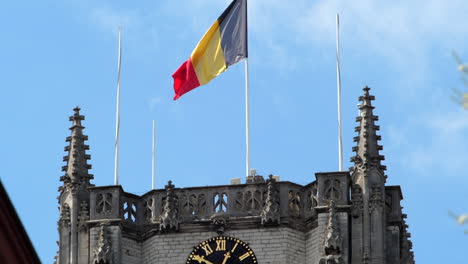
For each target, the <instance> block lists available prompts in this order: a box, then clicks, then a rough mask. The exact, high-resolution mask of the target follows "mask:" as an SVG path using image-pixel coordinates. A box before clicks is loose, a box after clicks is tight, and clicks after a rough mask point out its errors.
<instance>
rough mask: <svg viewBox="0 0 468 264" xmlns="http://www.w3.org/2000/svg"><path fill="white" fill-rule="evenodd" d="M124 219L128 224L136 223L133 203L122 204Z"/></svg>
mask: <svg viewBox="0 0 468 264" xmlns="http://www.w3.org/2000/svg"><path fill="white" fill-rule="evenodd" d="M122 213H123V216H124V219H125V220H127V221H130V222H135V221H136V205H135V203H133V202H131V201H128V202H125V203H124V204H123V210H122Z"/></svg>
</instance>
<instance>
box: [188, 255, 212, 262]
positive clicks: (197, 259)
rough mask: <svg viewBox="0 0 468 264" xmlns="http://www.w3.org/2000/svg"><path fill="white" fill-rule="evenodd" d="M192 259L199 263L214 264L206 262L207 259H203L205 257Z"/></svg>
mask: <svg viewBox="0 0 468 264" xmlns="http://www.w3.org/2000/svg"><path fill="white" fill-rule="evenodd" d="M192 259H193V260H196V261H198V263H202V262H203V263H206V264H213V263H212V262H210V261H208V260H206V259H205V257H203V256H198V255H194V256H193V258H192Z"/></svg>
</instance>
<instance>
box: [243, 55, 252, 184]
mask: <svg viewBox="0 0 468 264" xmlns="http://www.w3.org/2000/svg"><path fill="white" fill-rule="evenodd" d="M245 145H246V149H245V151H246V156H245V171H246V175H247V176H253V175H250V171H249V170H250V119H249V60H248V58H245Z"/></svg>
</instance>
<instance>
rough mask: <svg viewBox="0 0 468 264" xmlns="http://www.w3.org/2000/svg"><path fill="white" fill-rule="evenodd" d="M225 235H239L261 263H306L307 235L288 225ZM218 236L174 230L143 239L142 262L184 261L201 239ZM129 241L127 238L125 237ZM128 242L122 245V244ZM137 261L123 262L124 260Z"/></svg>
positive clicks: (169, 262) (159, 263)
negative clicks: (176, 231)
mask: <svg viewBox="0 0 468 264" xmlns="http://www.w3.org/2000/svg"><path fill="white" fill-rule="evenodd" d="M224 235H226V236H231V237H236V238H238V239H240V240H242V241H244V242H245V243H248V244H249V246H250V248H252V250H253V251H254V253H255V256H256V257H257V260H258V262H259V263H260V264H286V263H287V264H305V263H306V262H305V260H306V250H305V245H306V243H305V240H306V238H305V237H306V236H305V234H304V233H303V232H300V231H296V230H293V229H291V228H288V227H277V228H275V227H272V228H262V229H247V230H235V231H227V232H226V233H225V234H224ZM213 236H217V234H216V233H215V232H194V233H186V234H184V233H171V234H162V235H156V236H154V237H152V238H149V239H148V240H146V241H144V242H143V243H142V262H141V263H143V264H155V263H158V264H173V263H185V261H186V259H187V257H188V256H189V254H190V252H191V251H192V250H193V248H194V247H195V246H196V245H198V243H200V242H202V241H204V240H207V239H209V238H211V237H213ZM125 241H126V242H124V243H127V242H129V241H128V240H125ZM130 243H133V242H130ZM125 247H127V245H123V248H125ZM127 263H128V264H133V263H135V262H123V264H127Z"/></svg>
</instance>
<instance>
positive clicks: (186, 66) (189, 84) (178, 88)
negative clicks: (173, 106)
mask: <svg viewBox="0 0 468 264" xmlns="http://www.w3.org/2000/svg"><path fill="white" fill-rule="evenodd" d="M172 78H174V92H175V96H174V100H177V99H179V97H181V96H182V95H183V94H184V93H186V92H188V91H190V90H192V89H194V88H197V87H198V86H200V82H199V81H198V77H197V74H196V73H195V69H194V68H193V65H192V59H188V60H187V61H186V62H184V63H182V65H180V67H179V69H177V71H175V72H174V74H172Z"/></svg>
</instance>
